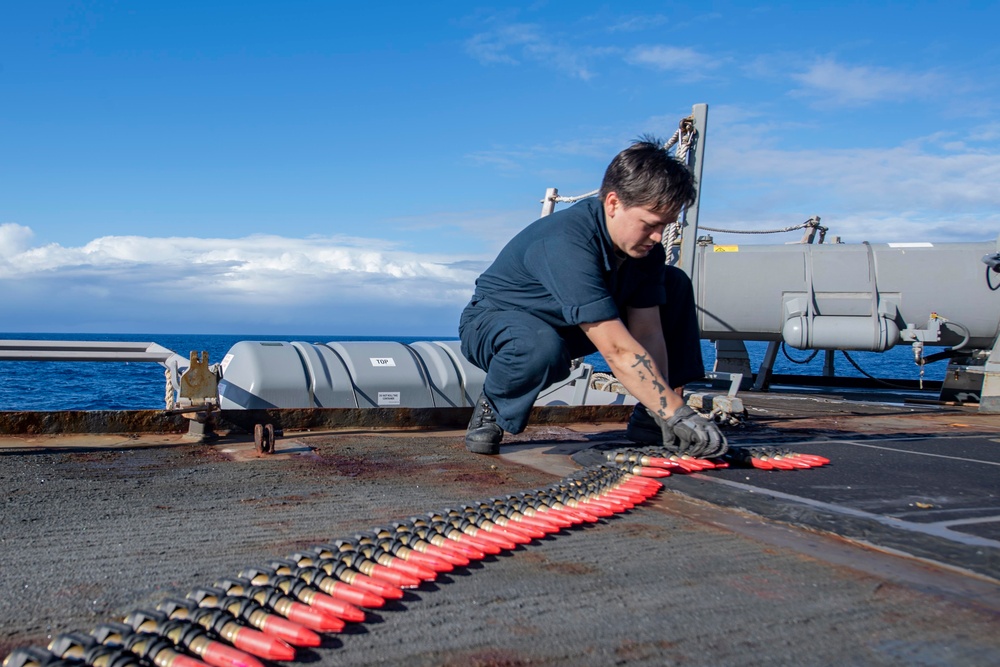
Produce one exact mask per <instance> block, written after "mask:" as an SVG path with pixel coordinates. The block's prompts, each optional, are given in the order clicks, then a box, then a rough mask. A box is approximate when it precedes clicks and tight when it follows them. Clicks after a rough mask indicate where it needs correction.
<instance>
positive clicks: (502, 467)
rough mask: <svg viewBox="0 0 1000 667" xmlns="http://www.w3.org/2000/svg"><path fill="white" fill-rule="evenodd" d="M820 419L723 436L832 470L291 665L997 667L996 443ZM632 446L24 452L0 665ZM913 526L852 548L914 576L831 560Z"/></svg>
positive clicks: (490, 562)
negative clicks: (362, 534)
mask: <svg viewBox="0 0 1000 667" xmlns="http://www.w3.org/2000/svg"><path fill="white" fill-rule="evenodd" d="M810 400H812V401H814V402H816V405H817V406H818V408H817V409H815V410H812V411H808V410H805V409H804V407H803V404H801V403H798V402H797V401H796V400H792V399H787V398H781V397H749V398H746V399H745V402H746V403H747V405H748V408H749V410H750V413H751V415H752V416H753V419H752V420H751V423H750V425H749V426H747V427H745V428H742V429H733V430H730V431H729V435H730V437H731V440H732V441H733V442H782V441H783V442H785V443H788V445H789V446H793V447H794V448H795V449H799V450H800V451H809V452H811V453H817V454H823V455H826V456H828V457H829V458H831V459H832V460H833V463H832V465H830V466H827V467H823V468H819V469H812V470H803V471H794V472H768V471H761V470H748V469H738V470H737V469H730V470H720V471H711V472H706V473H700V474H698V475H689V476H681V475H675V476H672V477H670V478H667V479H666V480H664V481H665V483H666V487H665V489H664V491H661V493H660V494H659V496H657V497H656V498H654V499H653V500H651V501H649V502H647V503H646V504H644V505H640V506H638V507H636V508H635V509H633V510H630V511H628V512H625V513H623V514H618V515H616V516H614V517H611V518H608V519H603V520H602V521H601V522H599V523H598V524H594V525H591V526H589V527H585V528H576V529H570V530H564V531H561V532H560V533H557V534H555V535H553V536H549V537H546V538H542V539H538V540H535V541H533V542H532V543H530V544H528V545H524V546H519V547H518V548H517V549H515V550H513V551H509V552H507V553H504V554H501V555H499V556H493V557H489V558H487V559H486V560H484V561H482V562H479V563H474V564H472V565H470V566H468V567H465V568H459V569H457V570H455V571H454V572H452V573H449V574H444V575H441V576H440V577H439V578H438V580H437V581H435V582H433V583H425V584H423V585H422V586H420V587H419V588H417V589H415V590H412V591H410V592H408V593H407V594H406V596H405V597H404V598H403V599H402V600H401V601H398V602H394V603H390V604H387V605H386V607H384V608H382V609H379V610H375V611H369V616H368V620H366V621H365V622H364V623H356V624H349V625H348V627H347V629H346V631H345V632H343V633H340V634H336V635H330V636H329V637H328V638H327V639H326V640H325V643H324V645H323V646H322V647H320V648H317V649H299V656H298V658H297V662H303V663H307V662H308V663H316V664H324V665H338V664H345V665H346V664H395V663H404V662H405V663H406V664H415V665H422V664H426V665H441V664H445V665H468V664H482V665H489V664H512V665H514V664H543V665H545V664H548V665H604V664H613V663H616V662H617V663H622V664H649V665H654V664H655V665H661V664H678V663H683V664H704V665H716V664H727V665H740V664H747V665H750V664H829V665H833V664H879V665H882V664H886V665H896V664H898V665H909V664H930V665H934V664H940V665H962V664H968V665H981V664H996V663H997V662H998V661H1000V638H998V637H997V636H996V632H995V629H996V623H997V619H998V614H1000V587H998V583H997V578H996V575H995V574H993V575H992V576H990V575H991V571H990V569H989V568H990V567H995V566H996V563H997V560H998V554H1000V550H998V549H997V547H996V545H995V542H996V541H997V536H996V530H995V528H996V525H997V523H996V521H995V520H991V517H994V518H995V517H996V515H997V514H1000V511H997V510H996V507H997V505H1000V503H997V502H996V498H995V496H996V489H995V487H996V485H995V484H994V485H993V486H992V487H991V486H990V483H989V480H990V479H991V478H993V479H995V470H996V464H997V462H998V460H1000V459H998V457H997V454H996V452H997V448H998V447H1000V445H996V444H995V443H993V441H992V439H994V438H1000V420H997V418H995V417H987V416H983V415H979V414H977V413H975V412H974V411H970V410H961V409H949V410H942V409H936V408H935V409H932V408H921V407H891V408H886V407H884V406H882V407H879V408H878V409H875V408H866V407H865V406H859V405H858V404H854V403H851V404H847V403H838V401H837V400H836V399H827V398H823V397H819V398H813V399H810ZM793 408H794V410H793ZM793 415H794V418H793ZM623 435H624V434H623V431H622V430H621V426H620V425H615V424H602V425H574V426H570V427H563V426H542V427H534V428H531V429H529V431H528V432H526V433H525V434H523V435H521V436H518V437H517V438H509V439H508V442H507V443H505V445H504V451H503V455H502V456H501V457H479V456H472V455H469V454H467V453H466V452H465V450H464V448H463V445H462V432H461V431H446V432H420V433H416V432H384V431H371V430H367V429H366V430H360V429H359V430H354V431H352V430H342V431H337V432H324V433H315V434H308V433H291V432H289V433H287V434H286V435H285V437H284V438H281V439H279V441H278V453H277V454H276V455H271V456H260V455H257V454H256V453H255V452H254V450H253V445H252V443H250V442H249V441H248V440H247V439H246V438H236V437H234V438H224V439H223V440H221V441H220V442H218V443H216V444H213V445H210V446H206V445H197V444H191V443H188V442H185V441H184V440H183V439H182V438H180V437H177V436H160V437H151V436H143V437H141V438H137V439H126V438H118V439H116V438H114V437H111V436H104V437H103V438H89V439H87V438H78V439H76V440H72V439H43V440H44V442H42V440H36V441H35V442H26V441H8V442H7V443H5V447H4V448H2V449H0V485H2V489H3V494H4V511H3V512H2V513H0V571H2V572H4V576H3V577H0V627H2V629H0V654H6V653H7V652H8V651H9V650H11V649H12V648H14V647H16V646H22V645H26V644H45V643H46V642H47V641H48V640H49V639H50V638H51V637H52V636H53V635H55V634H57V633H59V632H66V631H71V630H78V631H87V630H89V629H90V628H92V627H94V626H95V625H97V624H99V623H101V622H104V621H107V620H111V619H113V618H116V617H118V616H120V615H122V614H124V613H126V612H128V611H130V610H132V609H135V608H138V607H152V606H155V605H156V603H157V602H158V601H160V600H162V599H163V598H164V597H166V596H167V595H171V594H172V595H183V594H184V593H185V592H187V591H189V590H191V589H192V588H194V587H196V586H203V585H210V584H211V583H213V582H214V581H215V580H217V579H219V578H221V577H226V576H233V575H235V574H236V573H237V572H238V571H239V570H240V569H241V568H243V567H245V566H248V565H257V564H260V563H262V562H264V561H266V560H267V559H269V558H273V557H281V556H283V555H286V554H288V553H290V552H292V551H294V550H296V549H300V548H302V547H306V546H309V545H312V544H317V543H320V542H327V541H330V540H332V539H335V538H337V537H348V536H350V535H352V534H353V533H355V532H357V531H359V530H364V529H368V528H373V527H376V526H380V525H386V524H388V523H389V522H391V521H392V520H394V519H399V518H404V517H407V516H410V515H415V514H422V513H426V512H430V511H433V510H439V509H441V508H443V507H446V506H454V505H456V504H461V503H463V502H472V501H477V500H481V499H486V498H489V497H493V496H499V495H506V494H509V493H516V492H518V491H526V490H531V489H535V488H541V487H544V486H546V485H548V484H550V483H552V482H553V481H556V480H558V479H559V478H560V477H563V476H565V475H566V474H568V473H569V471H571V470H573V469H574V468H576V467H578V464H577V463H576V462H575V461H574V460H573V458H571V455H572V454H574V453H577V452H581V451H583V452H586V453H585V454H582V455H581V454H578V455H577V456H576V458H577V459H578V460H579V459H580V458H581V456H582V457H583V458H584V459H586V458H587V457H599V456H601V450H605V449H610V448H613V447H617V446H627V444H628V443H627V442H626V441H625V440H624V439H623V437H622V436H623ZM793 443H794V445H793ZM41 445H47V446H41ZM585 462H586V461H585ZM991 512H992V514H991ZM769 517H771V519H773V520H771V519H769ZM829 517H833V519H832V520H830V519H829ZM844 517H849V518H850V519H851V520H850V521H847V520H846V519H844ZM818 518H819V519H822V521H819V520H818ZM857 522H860V523H857ZM897 523H902V524H912V525H914V526H917V527H923V528H926V529H928V530H925V531H923V532H921V531H920V530H916V531H909V526H906V527H905V528H906V531H909V532H906V531H904V534H907V535H909V534H910V533H912V536H910V537H908V540H909V541H908V542H907V543H906V544H904V545H901V544H896V543H893V544H879V540H880V539H885V538H884V535H890V536H895V535H896V534H897V533H896V532H892V531H888V532H885V533H884V534H883V533H882V532H880V531H878V530H868V532H867V533H865V534H864V535H861V536H858V535H854V534H845V535H844V536H845V537H847V538H848V539H849V540H861V541H865V542H869V543H872V544H875V545H877V546H881V547H885V548H886V549H889V550H894V551H901V552H906V553H913V549H912V545H913V544H917V545H918V546H919V545H924V546H922V547H921V548H923V549H925V550H927V551H928V552H927V553H917V554H915V555H917V556H920V559H919V560H918V559H913V558H911V557H904V556H890V555H885V554H884V553H882V552H879V551H877V550H872V549H868V548H865V547H862V546H858V545H857V544H854V543H852V542H844V541H843V540H840V539H839V538H837V537H836V536H837V535H838V534H843V533H846V532H847V531H846V530H845V528H844V527H845V526H848V527H851V528H852V530H853V529H854V528H856V526H857V525H862V526H869V525H870V526H876V527H880V526H885V525H888V526H890V527H891V528H893V529H894V530H897V529H899V526H898V525H896V524H897ZM797 526H805V527H809V528H814V529H818V530H817V531H803V530H802V529H801V528H799V527H797ZM928 545H929V546H928ZM948 545H951V546H948ZM954 545H957V546H954ZM946 546H947V548H946ZM904 547H907V548H910V549H911V550H910V551H907V548H904ZM952 547H954V548H952ZM975 553H979V554H980V555H981V561H982V563H983V564H985V565H984V566H985V570H984V569H983V567H980V566H979V564H977V562H973V561H974V560H975V559H974V558H973V556H974V554H975ZM956 554H957V555H958V557H959V558H958V559H957V560H956ZM970 559H972V560H970ZM935 562H939V563H943V564H944V565H945V566H946V567H941V566H938V565H935V564H934V563H935Z"/></svg>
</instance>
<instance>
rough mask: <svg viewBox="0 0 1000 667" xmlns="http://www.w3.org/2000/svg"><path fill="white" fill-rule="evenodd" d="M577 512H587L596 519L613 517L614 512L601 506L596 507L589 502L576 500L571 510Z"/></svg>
mask: <svg viewBox="0 0 1000 667" xmlns="http://www.w3.org/2000/svg"><path fill="white" fill-rule="evenodd" d="M572 509H574V510H577V511H583V512H587V513H588V514H591V515H593V516H596V517H608V516H612V515H614V513H615V511H614V510H612V509H609V508H607V507H604V506H602V505H597V504H594V503H591V502H590V501H589V500H578V501H576V505H575V506H574V507H573V508H572Z"/></svg>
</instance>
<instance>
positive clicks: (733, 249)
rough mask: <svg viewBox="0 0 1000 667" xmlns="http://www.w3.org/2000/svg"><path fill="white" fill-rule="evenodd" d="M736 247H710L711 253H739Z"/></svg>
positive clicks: (738, 248)
mask: <svg viewBox="0 0 1000 667" xmlns="http://www.w3.org/2000/svg"><path fill="white" fill-rule="evenodd" d="M739 251H740V247H739V246H738V245H717V246H713V247H712V252H739Z"/></svg>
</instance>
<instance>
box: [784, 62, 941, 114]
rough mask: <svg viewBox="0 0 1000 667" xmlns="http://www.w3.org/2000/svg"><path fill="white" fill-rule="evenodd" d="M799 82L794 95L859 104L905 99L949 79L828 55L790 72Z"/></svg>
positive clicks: (933, 90) (932, 90)
mask: <svg viewBox="0 0 1000 667" xmlns="http://www.w3.org/2000/svg"><path fill="white" fill-rule="evenodd" d="M791 78H792V79H793V80H794V81H796V82H798V83H799V84H800V85H801V88H798V89H797V90H794V91H792V94H793V95H797V96H803V97H810V98H815V99H816V100H817V101H819V102H822V103H824V104H834V105H838V106H861V105H865V104H870V103H873V102H881V101H891V102H905V101H907V100H912V99H923V98H927V97H930V96H932V95H935V94H937V93H938V92H939V91H940V89H941V87H942V86H945V85H946V84H947V83H948V80H947V79H946V78H945V77H944V76H943V75H941V74H939V73H937V72H917V73H913V72H905V71H900V70H894V69H890V68H888V67H869V66H849V65H843V64H841V63H838V62H836V61H835V60H833V59H831V58H824V59H821V60H817V61H816V62H814V63H812V64H811V65H809V66H808V67H807V68H806V69H805V70H804V71H801V72H797V73H793V74H791Z"/></svg>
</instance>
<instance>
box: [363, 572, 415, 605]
mask: <svg viewBox="0 0 1000 667" xmlns="http://www.w3.org/2000/svg"><path fill="white" fill-rule="evenodd" d="M351 585H352V586H356V587H357V588H362V589H364V590H366V591H371V592H372V593H374V594H375V595H378V596H379V597H381V598H383V599H384V600H399V599H400V598H402V597H403V589H402V588H400V587H399V586H394V585H393V584H390V583H388V582H385V581H381V580H379V579H374V578H372V577H369V576H368V575H367V574H361V573H360V572H357V573H355V575H354V577H353V579H352V580H351Z"/></svg>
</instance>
